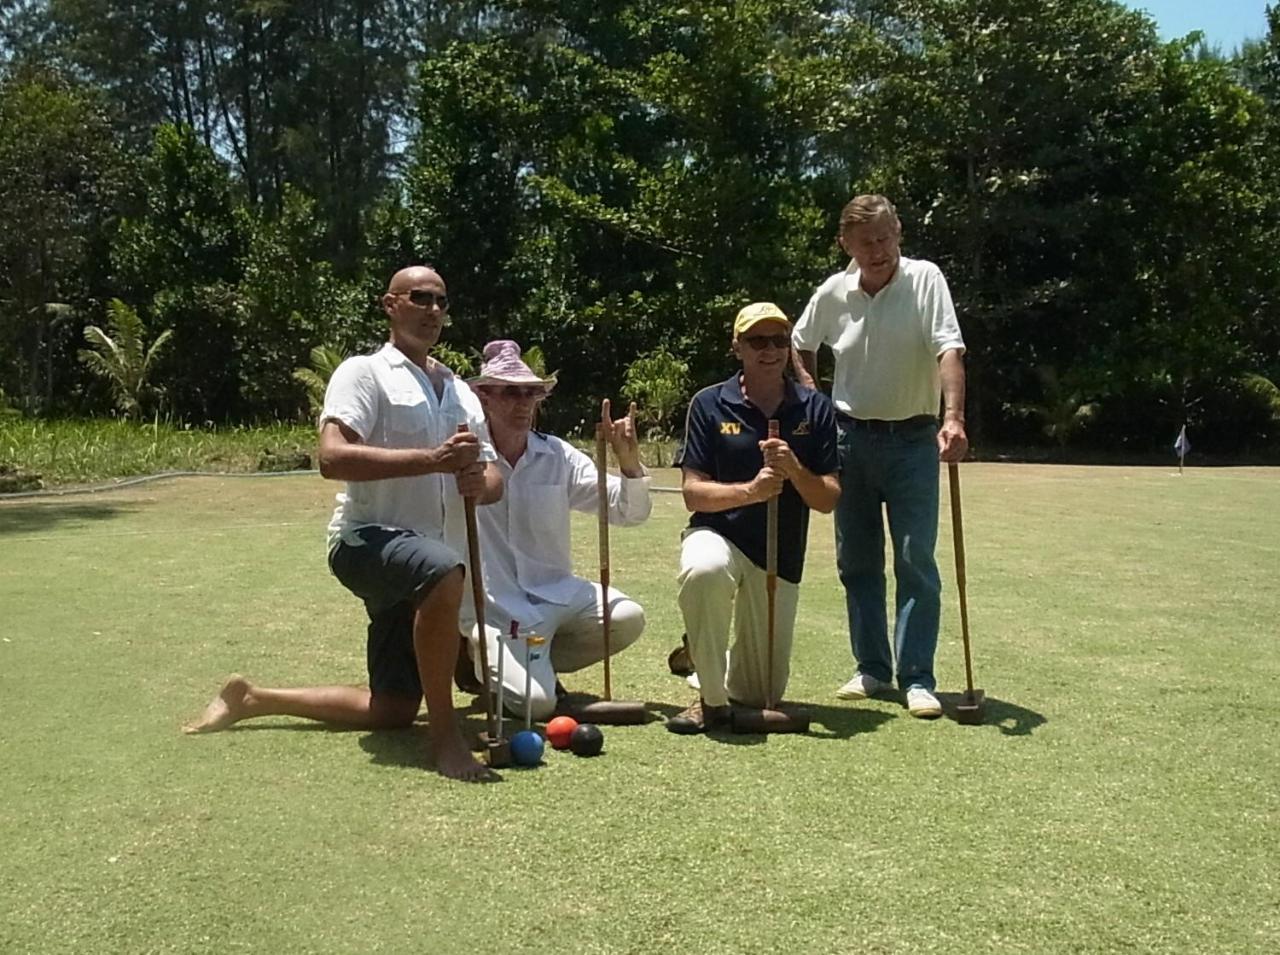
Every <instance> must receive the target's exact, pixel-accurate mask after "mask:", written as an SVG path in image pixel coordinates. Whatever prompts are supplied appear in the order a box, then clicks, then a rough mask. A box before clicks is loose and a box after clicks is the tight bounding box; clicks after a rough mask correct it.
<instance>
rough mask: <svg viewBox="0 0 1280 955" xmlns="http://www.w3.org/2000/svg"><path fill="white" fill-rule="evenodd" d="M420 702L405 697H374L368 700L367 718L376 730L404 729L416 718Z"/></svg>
mask: <svg viewBox="0 0 1280 955" xmlns="http://www.w3.org/2000/svg"><path fill="white" fill-rule="evenodd" d="M419 703H420V700H416V699H412V698H410V697H407V696H391V695H383V696H375V697H371V698H370V700H369V717H370V721H371V722H372V723H373V725H374V726H375V727H376V728H378V729H384V730H397V729H406V728H408V727H410V726H412V725H413V721H414V720H416V719H417V718H418V706H419Z"/></svg>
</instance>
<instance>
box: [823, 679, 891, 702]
mask: <svg viewBox="0 0 1280 955" xmlns="http://www.w3.org/2000/svg"><path fill="white" fill-rule="evenodd" d="M888 688H889V684H888V683H882V682H881V681H880V680H877V679H876V678H875V677H873V676H870V675H868V674H866V673H855V674H854V675H853V679H852V680H850V681H849V682H848V683H846V684H845V685H844V686H842V687H840V689H838V690H836V698H837V699H841V700H865V699H866V698H867V697H869V696H875V695H876V694H877V693H879V692H880V691H881V690H887V689H888Z"/></svg>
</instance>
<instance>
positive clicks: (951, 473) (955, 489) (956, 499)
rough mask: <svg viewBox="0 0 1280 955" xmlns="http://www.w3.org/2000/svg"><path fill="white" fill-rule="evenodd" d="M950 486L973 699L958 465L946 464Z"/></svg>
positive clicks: (966, 670) (967, 677)
mask: <svg viewBox="0 0 1280 955" xmlns="http://www.w3.org/2000/svg"><path fill="white" fill-rule="evenodd" d="M947 479H948V481H949V482H950V487H951V536H952V540H953V542H954V545H955V546H954V550H955V552H956V593H958V594H959V595H960V639H961V641H962V642H963V643H964V679H965V686H966V688H967V696H968V698H969V699H973V659H972V657H971V655H970V652H969V601H968V598H967V596H966V592H965V556H964V517H963V515H962V513H961V507H960V465H959V464H957V463H956V462H954V461H950V462H948V464H947Z"/></svg>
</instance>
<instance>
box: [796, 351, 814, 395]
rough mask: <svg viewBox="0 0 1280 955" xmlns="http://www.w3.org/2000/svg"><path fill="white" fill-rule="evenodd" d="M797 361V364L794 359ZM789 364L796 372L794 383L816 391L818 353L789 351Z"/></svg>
mask: <svg viewBox="0 0 1280 955" xmlns="http://www.w3.org/2000/svg"><path fill="white" fill-rule="evenodd" d="M797 358H798V359H799V363H797V362H796V359H797ZM791 364H792V366H793V367H794V368H795V371H796V381H798V382H800V384H802V385H804V386H805V387H806V388H813V389H815V390H816V389H817V387H818V353H817V352H812V351H800V350H799V349H798V348H792V349H791Z"/></svg>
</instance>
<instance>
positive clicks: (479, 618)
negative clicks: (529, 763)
mask: <svg viewBox="0 0 1280 955" xmlns="http://www.w3.org/2000/svg"><path fill="white" fill-rule="evenodd" d="M467 430H468V429H467V426H466V425H465V424H460V425H458V433H459V434H461V433H463V432H465V431H467ZM462 503H463V509H464V511H465V513H466V518H467V573H469V574H470V575H471V600H472V602H473V603H474V604H475V610H476V632H477V633H478V634H479V635H480V640H479V643H480V669H481V670H482V671H484V678H483V679H482V680H481V681H480V687H481V689H480V693H481V697H482V699H483V700H484V716H485V726H486V728H487V729H488V731H489V738H490V739H491V740H496V739H497V738H498V731H497V718H496V715H495V713H494V706H493V692H492V690H490V688H489V635H488V633H487V632H486V631H485V628H484V580H483V578H482V577H481V576H480V534H479V532H478V531H477V529H476V502H475V498H472V497H464V498H463V499H462Z"/></svg>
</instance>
